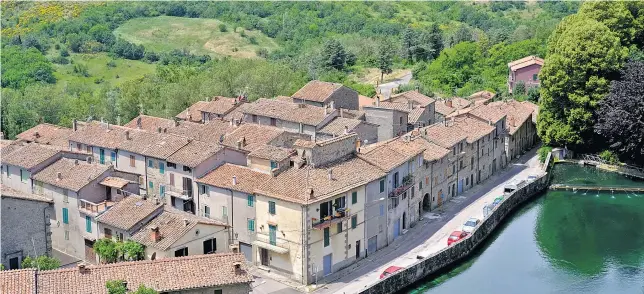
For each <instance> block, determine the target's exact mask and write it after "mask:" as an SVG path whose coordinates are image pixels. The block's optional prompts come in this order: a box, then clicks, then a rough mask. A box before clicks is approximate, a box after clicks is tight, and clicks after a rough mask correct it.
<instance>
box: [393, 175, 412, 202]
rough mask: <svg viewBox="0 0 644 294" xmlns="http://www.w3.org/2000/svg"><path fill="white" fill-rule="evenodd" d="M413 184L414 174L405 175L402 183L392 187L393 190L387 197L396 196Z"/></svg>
mask: <svg viewBox="0 0 644 294" xmlns="http://www.w3.org/2000/svg"><path fill="white" fill-rule="evenodd" d="M412 186H414V176H413V175H406V176H405V177H404V178H403V182H402V185H401V186H400V187H397V188H394V190H393V191H391V192H389V197H398V196H400V194H402V193H405V192H407V190H408V189H409V188H411V187H412Z"/></svg>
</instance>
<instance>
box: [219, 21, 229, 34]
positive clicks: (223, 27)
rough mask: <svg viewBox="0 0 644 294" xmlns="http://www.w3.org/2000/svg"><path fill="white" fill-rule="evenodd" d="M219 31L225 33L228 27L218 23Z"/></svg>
mask: <svg viewBox="0 0 644 294" xmlns="http://www.w3.org/2000/svg"><path fill="white" fill-rule="evenodd" d="M219 31H220V32H222V33H225V32H227V31H228V27H227V26H226V25H225V24H223V23H220V24H219Z"/></svg>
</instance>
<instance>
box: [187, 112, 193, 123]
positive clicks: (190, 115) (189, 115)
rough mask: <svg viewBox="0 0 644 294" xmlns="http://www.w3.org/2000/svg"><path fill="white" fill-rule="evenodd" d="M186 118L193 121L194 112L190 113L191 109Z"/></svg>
mask: <svg viewBox="0 0 644 294" xmlns="http://www.w3.org/2000/svg"><path fill="white" fill-rule="evenodd" d="M186 118H187V119H188V121H192V114H190V111H188V112H187V113H186Z"/></svg>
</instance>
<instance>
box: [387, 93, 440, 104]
mask: <svg viewBox="0 0 644 294" xmlns="http://www.w3.org/2000/svg"><path fill="white" fill-rule="evenodd" d="M388 101H389V102H404V103H407V101H412V102H415V103H417V104H419V105H420V106H421V107H426V106H427V105H430V104H432V103H433V102H435V101H436V100H434V99H433V98H431V97H428V96H425V95H423V94H421V93H420V92H418V91H415V90H414V91H407V92H403V93H400V94H396V95H393V96H391V98H389V99H388Z"/></svg>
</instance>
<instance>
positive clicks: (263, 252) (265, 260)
mask: <svg viewBox="0 0 644 294" xmlns="http://www.w3.org/2000/svg"><path fill="white" fill-rule="evenodd" d="M259 260H260V262H261V264H262V265H263V266H268V265H269V264H270V262H269V257H268V249H266V248H259Z"/></svg>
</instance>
